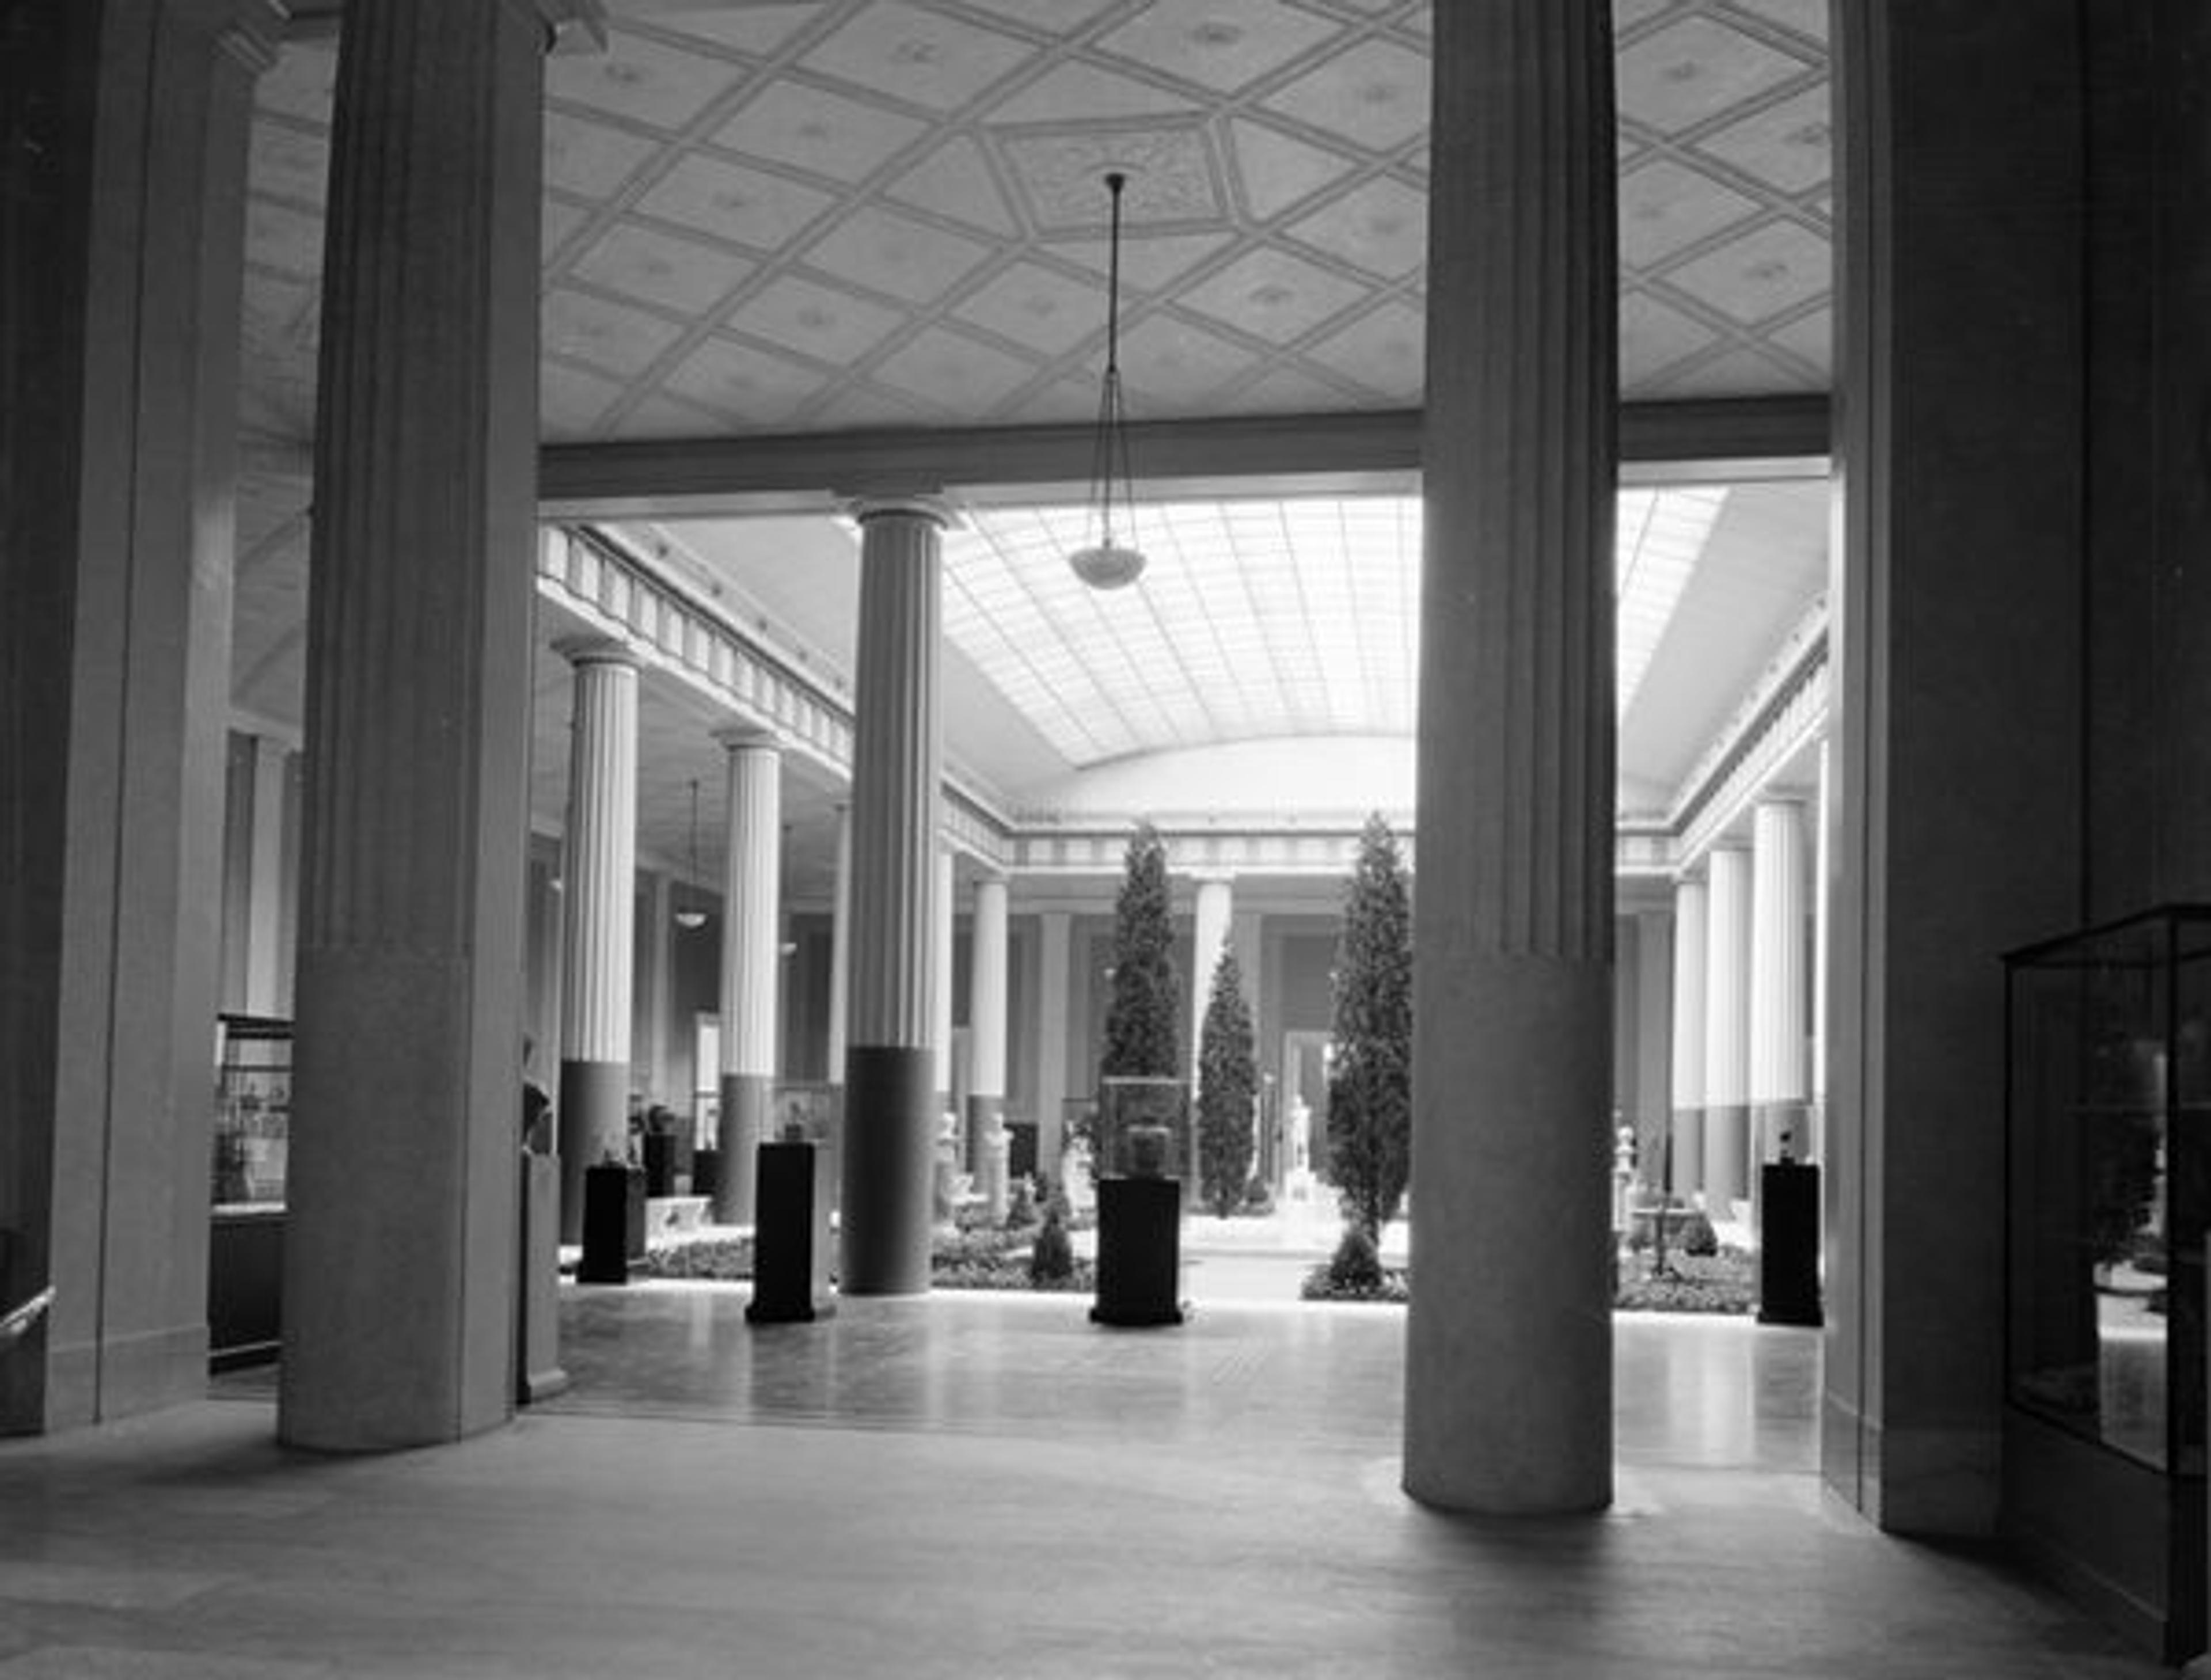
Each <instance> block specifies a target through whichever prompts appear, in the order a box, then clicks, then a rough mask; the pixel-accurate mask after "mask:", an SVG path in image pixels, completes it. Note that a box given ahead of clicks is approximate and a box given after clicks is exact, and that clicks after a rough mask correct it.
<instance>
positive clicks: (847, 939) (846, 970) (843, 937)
mask: <svg viewBox="0 0 2211 1680" xmlns="http://www.w3.org/2000/svg"><path fill="white" fill-rule="evenodd" d="M835 892H836V901H835V903H834V905H833V907H832V908H831V911H830V921H829V1064H828V1065H829V1083H831V1084H833V1085H834V1086H836V1087H837V1088H838V1089H839V1090H842V1089H844V1084H845V1010H846V1009H847V1008H848V1007H849V1005H850V1004H851V988H852V979H851V975H852V806H851V801H850V800H845V799H840V800H839V801H838V802H837V884H836V888H835Z"/></svg>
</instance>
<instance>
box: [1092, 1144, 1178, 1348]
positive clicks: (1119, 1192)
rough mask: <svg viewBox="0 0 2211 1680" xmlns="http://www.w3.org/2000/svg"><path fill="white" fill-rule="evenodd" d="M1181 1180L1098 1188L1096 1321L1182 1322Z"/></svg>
mask: <svg viewBox="0 0 2211 1680" xmlns="http://www.w3.org/2000/svg"><path fill="white" fill-rule="evenodd" d="M1181 1294H1182V1180H1180V1179H1169V1178H1160V1179H1105V1180H1100V1181H1099V1186H1098V1303H1097V1305H1096V1306H1094V1307H1092V1308H1091V1309H1090V1321H1091V1322H1092V1323H1093V1324H1102V1325H1171V1324H1180V1323H1181V1322H1182V1302H1181V1300H1180V1296H1181Z"/></svg>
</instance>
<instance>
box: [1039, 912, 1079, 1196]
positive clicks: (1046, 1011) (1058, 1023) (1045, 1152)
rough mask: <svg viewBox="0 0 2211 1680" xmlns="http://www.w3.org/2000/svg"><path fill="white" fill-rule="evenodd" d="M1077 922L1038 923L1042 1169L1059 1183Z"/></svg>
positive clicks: (1053, 917) (1050, 919) (1053, 918)
mask: <svg viewBox="0 0 2211 1680" xmlns="http://www.w3.org/2000/svg"><path fill="white" fill-rule="evenodd" d="M1073 936H1074V923H1073V920H1072V919H1071V918H1070V917H1069V915H1068V913H1067V912H1066V911H1064V910H1047V911H1045V913H1043V914H1042V915H1040V916H1039V917H1038V918H1037V1168H1038V1170H1039V1172H1042V1173H1045V1174H1049V1175H1050V1176H1051V1180H1052V1181H1053V1182H1054V1183H1055V1184H1057V1182H1058V1181H1059V1157H1060V1155H1061V1153H1062V1151H1063V1150H1064V1149H1066V1147H1067V1136H1066V1123H1067V1122H1066V1116H1067V1096H1068V1090H1067V1080H1068V1065H1067V1056H1068V1045H1067V1012H1068V1009H1069V1002H1070V999H1069V981H1070V980H1071V979H1073V972H1072V970H1071V969H1070V967H1069V964H1070V963H1071V962H1072V961H1073V960H1074V937H1073Z"/></svg>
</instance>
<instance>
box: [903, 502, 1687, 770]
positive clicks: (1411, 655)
mask: <svg viewBox="0 0 2211 1680" xmlns="http://www.w3.org/2000/svg"><path fill="white" fill-rule="evenodd" d="M1724 498H1725V492H1724V491H1723V490H1720V489H1716V488H1703V487H1670V488H1661V489H1653V488H1639V489H1631V490H1627V491H1624V492H1623V493H1622V494H1621V495H1620V501H1619V537H1620V540H1619V545H1618V549H1617V553H1616V557H1615V563H1616V567H1617V582H1618V586H1619V591H1620V593H1619V621H1620V660H1621V664H1620V703H1621V705H1622V706H1623V707H1625V706H1626V703H1627V702H1628V701H1629V700H1630V699H1631V698H1632V697H1633V693H1634V690H1635V685H1636V684H1637V683H1638V682H1640V680H1641V676H1642V673H1643V670H1645V668H1646V667H1647V665H1648V664H1649V661H1650V658H1651V654H1652V652H1653V651H1655V649H1656V648H1657V645H1658V642H1659V640H1660V639H1661V638H1662V637H1663V634H1664V632H1665V629H1666V627H1667V625H1668V623H1669V622H1670V620H1671V617H1672V615H1673V612H1674V610H1675V604H1676V603H1678V601H1679V598H1680V595H1681V590H1682V588H1683V586H1684V585H1685V584H1686V582H1687V578H1688V576H1689V574H1690V573H1691V571H1692V570H1693V567H1694V566H1695V564H1696V563H1697V561H1698V559H1699V556H1700V555H1701V554H1702V552H1703V549H1704V545H1705V542H1706V540H1707V539H1708V538H1709V537H1710V535H1711V528H1712V525H1713V523H1714V521H1715V519H1717V516H1718V512H1719V509H1720V507H1721V506H1722V505H1723V501H1724ZM1089 521H1090V515H1089V513H1088V512H1087V510H1086V509H1084V508H1082V507H1081V506H1066V507H1056V508H1027V509H1022V508H989V509H984V510H981V511H979V512H976V513H975V514H973V515H972V524H971V525H970V526H969V528H968V529H966V530H963V531H955V532H954V533H952V534H950V535H949V536H948V537H947V539H946V544H945V555H946V573H947V589H946V595H945V628H946V633H947V634H948V636H949V637H950V638H951V639H952V640H954V642H955V643H956V644H958V645H959V646H960V647H961V649H962V650H963V652H966V654H967V655H968V657H969V658H972V660H973V661H974V662H975V664H977V665H978V667H979V668H980V669H982V670H983V671H984V673H985V675H986V676H990V678H991V679H992V680H993V681H994V682H998V683H999V685H1000V686H1001V687H1002V688H1004V689H1005V690H1006V691H1007V693H1008V697H1009V700H1011V701H1014V702H1015V704H1017V705H1019V706H1020V707H1021V709H1022V710H1023V711H1024V712H1025V713H1027V715H1029V716H1030V717H1031V718H1032V719H1033V720H1034V721H1035V723H1036V724H1037V725H1038V727H1039V729H1041V730H1042V731H1044V732H1045V735H1046V737H1048V738H1049V739H1051V741H1052V743H1053V744H1054V745H1055V746H1056V747H1057V748H1058V749H1059V750H1060V751H1061V752H1063V754H1065V755H1066V756H1067V757H1068V758H1069V761H1071V762H1073V763H1075V764H1078V765H1080V764H1087V763H1092V762H1095V761H1098V760H1099V759H1101V758H1105V757H1112V756H1118V755H1121V754H1123V753H1127V752H1135V751H1142V750H1148V749H1161V748H1166V747H1172V746H1179V745H1194V744H1199V743H1206V742H1212V741H1225V740H1235V739H1244V738H1249V737H1254V736H1280V735H1292V734H1297V733H1302V732H1323V731H1333V732H1348V733H1360V734H1369V733H1376V734H1404V733H1408V732H1409V731H1411V729H1412V727H1413V725H1414V712H1415V708H1416V705H1417V698H1418V682H1417V671H1418V664H1417V662H1418V658H1419V650H1420V627H1419V624H1418V622H1417V615H1418V611H1419V602H1420V502H1419V500H1418V499H1417V498H1410V497H1366V498H1359V499H1354V500H1343V499H1331V498H1321V497H1307V498H1292V499H1288V500H1275V501H1263V500H1257V499H1253V500H1237V501H1213V502H1184V503H1171V504H1160V505H1152V504H1148V505H1145V506H1142V507H1140V508H1139V509H1138V510H1137V511H1136V518H1135V522H1134V529H1133V530H1132V531H1130V537H1133V539H1134V541H1135V542H1136V545H1137V546H1139V547H1141V548H1142V549H1143V550H1144V552H1145V553H1146V554H1147V555H1148V556H1149V561H1150V563H1149V566H1148V568H1147V570H1146V571H1145V573H1144V574H1143V576H1142V578H1140V579H1138V580H1137V581H1136V583H1135V584H1133V585H1130V587H1129V588H1127V589H1125V590H1121V591H1102V592H1101V591H1093V590H1091V589H1089V588H1088V587H1087V586H1086V585H1083V584H1082V583H1081V581H1080V580H1079V579H1076V578H1075V575H1074V574H1073V573H1072V572H1071V571H1070V570H1069V567H1068V566H1067V563H1066V556H1067V555H1068V554H1069V552H1071V551H1072V550H1073V549H1075V548H1077V547H1080V546H1081V543H1083V542H1085V541H1086V540H1088V535H1089V532H1088V525H1089Z"/></svg>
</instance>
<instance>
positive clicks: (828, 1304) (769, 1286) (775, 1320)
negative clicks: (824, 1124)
mask: <svg viewBox="0 0 2211 1680" xmlns="http://www.w3.org/2000/svg"><path fill="white" fill-rule="evenodd" d="M756 1159H757V1160H758V1161H759V1166H760V1180H759V1183H758V1185H757V1186H756V1188H755V1190H754V1215H753V1298H752V1302H751V1304H750V1305H749V1306H748V1307H746V1308H745V1318H746V1319H747V1320H748V1322H749V1323H752V1324H810V1323H812V1322H813V1321H814V1320H815V1319H826V1318H827V1317H829V1316H830V1314H831V1313H834V1312H835V1311H836V1305H835V1302H834V1301H833V1298H832V1297H831V1295H830V1293H829V1184H828V1174H827V1173H826V1172H825V1171H824V1170H823V1169H822V1157H821V1154H820V1153H819V1152H818V1151H817V1150H816V1149H815V1147H814V1145H813V1144H811V1143H762V1144H760V1146H759V1155H758V1156H757V1157H756Z"/></svg>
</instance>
